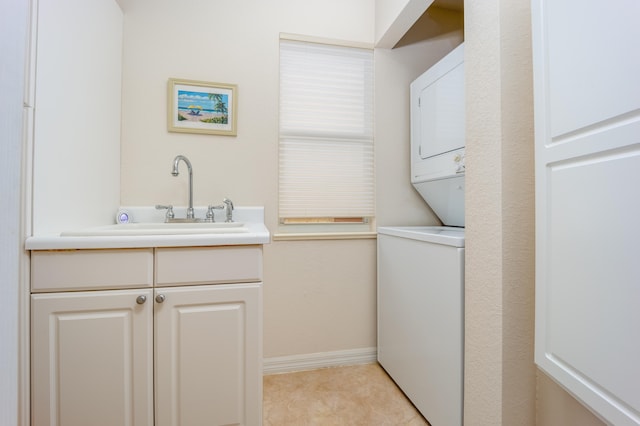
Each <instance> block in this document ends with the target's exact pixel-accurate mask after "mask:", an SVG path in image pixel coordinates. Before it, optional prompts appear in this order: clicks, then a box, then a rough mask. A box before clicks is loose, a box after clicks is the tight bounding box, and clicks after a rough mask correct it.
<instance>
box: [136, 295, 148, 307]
mask: <svg viewBox="0 0 640 426" xmlns="http://www.w3.org/2000/svg"><path fill="white" fill-rule="evenodd" d="M146 301H147V296H145V295H144V294H141V295H140V296H138V297H136V303H137V304H138V305H143V304H144V302H146Z"/></svg>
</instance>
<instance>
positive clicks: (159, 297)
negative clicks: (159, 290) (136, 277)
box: [156, 294, 165, 303]
mask: <svg viewBox="0 0 640 426" xmlns="http://www.w3.org/2000/svg"><path fill="white" fill-rule="evenodd" d="M164 299H165V297H164V294H158V295H157V296H156V302H158V303H162V302H164Z"/></svg>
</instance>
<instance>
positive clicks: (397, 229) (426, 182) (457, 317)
mask: <svg viewBox="0 0 640 426" xmlns="http://www.w3.org/2000/svg"><path fill="white" fill-rule="evenodd" d="M410 90H411V183H412V184H413V186H414V187H415V188H416V190H417V191H418V192H419V193H420V195H421V196H422V197H423V198H424V199H425V201H426V202H427V203H428V204H429V206H430V207H431V209H432V210H433V211H434V213H435V214H436V215H437V216H438V218H439V219H440V221H441V222H442V223H443V225H444V226H394V227H379V228H378V361H379V363H380V364H381V365H382V367H383V368H384V369H385V370H386V371H387V373H388V374H389V375H390V376H391V377H392V378H393V380H394V381H395V382H396V384H397V385H398V386H399V387H400V388H401V389H402V391H403V392H404V393H405V394H406V395H407V397H408V398H409V399H410V400H411V402H413V404H414V405H415V406H416V408H418V410H419V411H420V412H421V413H422V415H423V416H424V417H425V418H426V419H427V420H428V421H429V423H430V424H431V426H456V425H462V416H463V405H462V404H463V362H464V360H463V356H464V175H465V165H464V150H465V137H464V135H465V124H464V117H465V114H464V109H465V102H464V45H463V44H461V45H460V46H458V47H457V48H456V49H454V50H453V51H452V52H451V53H449V54H448V55H447V56H445V57H444V58H443V59H441V60H440V61H439V62H438V63H436V64H435V65H433V66H432V67H431V68H429V70H427V71H426V72H425V73H424V74H422V75H421V76H420V77H418V78H417V79H416V80H415V81H414V82H413V83H412V84H411V87H410Z"/></svg>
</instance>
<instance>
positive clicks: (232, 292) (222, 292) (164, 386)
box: [31, 246, 262, 426]
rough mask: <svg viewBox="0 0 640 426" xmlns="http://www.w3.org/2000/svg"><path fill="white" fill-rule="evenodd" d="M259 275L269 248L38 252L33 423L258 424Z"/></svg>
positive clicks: (35, 260)
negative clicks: (125, 262) (263, 256)
mask: <svg viewBox="0 0 640 426" xmlns="http://www.w3.org/2000/svg"><path fill="white" fill-rule="evenodd" d="M122 259H126V261H127V262H129V263H127V266H126V267H125V268H123V267H117V265H118V264H121V262H122V261H123V260H122ZM132 260H133V262H132ZM149 271H151V274H148V272H149ZM261 274H262V249H261V246H227V247H198V248H156V249H123V250H62V251H34V252H33V253H32V280H33V285H32V296H31V297H32V333H31V341H32V343H31V352H32V355H31V362H32V367H31V371H32V374H31V376H32V386H31V388H32V425H33V426H41V425H64V426H76V425H78V426H80V425H83V426H84V425H88V424H91V425H105V426H107V425H109V426H112V425H134V426H141V425H145V426H146V425H150V426H151V425H157V426H169V425H171V426H188V425H203V424H207V425H227V424H237V425H259V424H261V421H262V321H261V318H262V284H261V282H260V280H261V278H262V275H261ZM132 282H135V284H132ZM83 283H85V286H86V288H84V287H85V286H83ZM131 285H134V286H137V287H138V288H129V287H130V286H131ZM58 288H60V289H62V290H63V291H58V290H57V289H58ZM87 289H89V290H90V291H86V290H87Z"/></svg>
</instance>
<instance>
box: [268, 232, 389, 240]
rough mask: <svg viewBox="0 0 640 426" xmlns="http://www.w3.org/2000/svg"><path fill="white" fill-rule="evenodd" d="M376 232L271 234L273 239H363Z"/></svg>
mask: <svg viewBox="0 0 640 426" xmlns="http://www.w3.org/2000/svg"><path fill="white" fill-rule="evenodd" d="M377 236H378V234H377V232H371V231H369V232H307V233H295V234H294V233H278V234H273V237H272V240H273V241H303V240H304V241H306V240H365V239H375V238H377Z"/></svg>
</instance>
